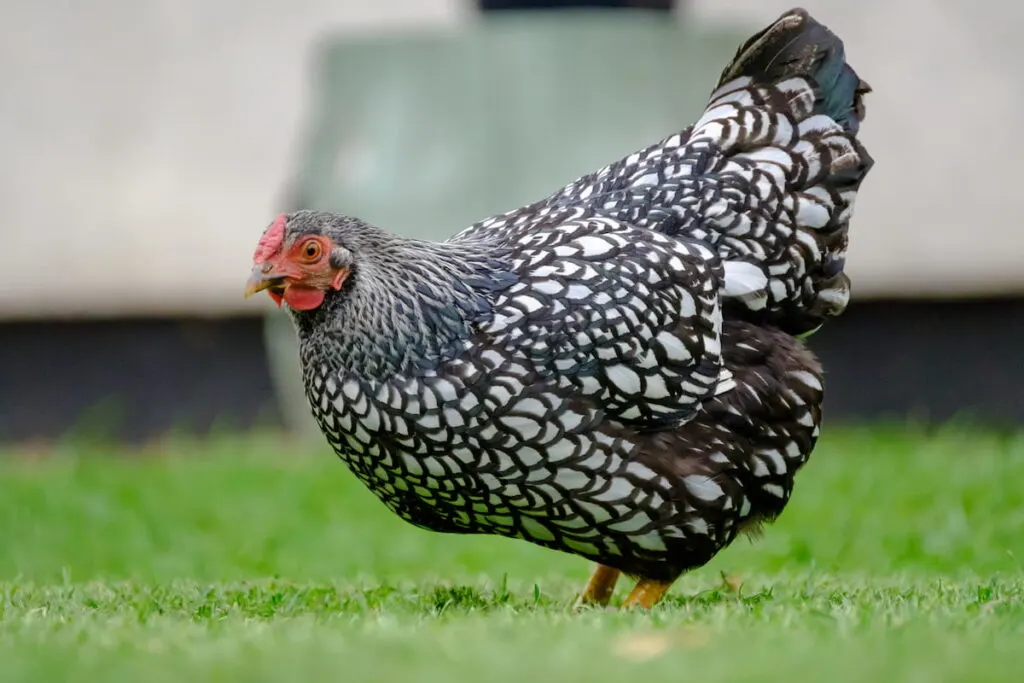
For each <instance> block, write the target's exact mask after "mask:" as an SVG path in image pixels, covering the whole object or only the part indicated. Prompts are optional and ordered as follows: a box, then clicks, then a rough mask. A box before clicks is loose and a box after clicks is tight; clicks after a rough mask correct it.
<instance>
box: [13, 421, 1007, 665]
mask: <svg viewBox="0 0 1024 683" xmlns="http://www.w3.org/2000/svg"><path fill="white" fill-rule="evenodd" d="M113 450H114V449H103V448H101V447H97V446H93V447H83V446H73V445H64V446H61V447H59V448H57V449H55V450H53V451H52V452H51V451H46V452H44V453H32V454H27V453H24V452H22V453H13V452H12V453H4V454H0V680H2V681H8V680H32V681H51V680H52V681H56V680H62V681H105V682H114V683H119V682H121V681H124V682H128V681H132V682H135V681H180V680H190V681H192V682H194V681H200V680H212V681H225V682H226V681H232V682H234V681H246V680H252V681H271V680H275V681H276V680H281V681H311V680H341V681H356V680H381V681H390V680H395V681H402V680H414V681H427V682H428V683H432V682H437V683H441V682H442V681H443V682H444V683H462V682H463V681H465V682H469V681H473V682H474V683H475V682H477V681H506V680H507V681H516V682H517V683H518V682H520V681H523V680H527V681H530V683H542V682H546V681H552V682H554V681H558V682H562V681H588V682H593V683H599V682H601V681H616V682H617V683H618V682H620V681H623V680H640V678H639V677H642V676H643V677H653V679H654V680H672V681H675V680H685V679H687V678H694V679H696V680H700V681H701V682H702V683H713V682H716V681H757V682H758V683H772V682H774V681H779V682H782V681H785V682H786V683H792V682H793V681H801V682H802V681H819V680H821V681H825V680H828V681H835V682H838V683H842V682H846V681H862V680H863V681H899V682H901V683H905V682H918V681H920V682H922V683H923V682H931V681H972V682H973V681H1014V682H1016V681H1018V680H1020V676H1021V674H1020V672H1021V671H1022V670H1024V572H1022V568H1021V562H1022V560H1024V485H1022V482H1024V437H1022V436H1012V435H1010V436H1007V435H996V434H993V433H986V432H983V431H977V430H970V429H957V428H954V427H949V428H946V429H944V430H941V431H940V432H938V433H932V434H929V433H926V432H924V431H922V430H918V429H913V428H893V427H885V428H882V427H880V428H877V429H873V430H869V429H859V430H851V429H836V428H834V429H832V430H829V431H827V432H826V434H825V435H824V436H823V438H822V441H821V443H820V445H819V447H818V449H817V451H816V453H815V455H814V457H813V458H812V460H811V463H810V464H809V465H808V467H807V469H806V470H805V472H803V473H802V474H801V476H800V478H799V480H798V483H797V487H796V494H795V497H794V499H793V501H792V503H791V504H790V506H789V508H788V509H787V511H786V512H785V514H784V515H783V516H782V518H781V519H780V520H779V521H778V522H777V523H776V524H775V525H773V526H772V527H769V528H768V529H767V533H766V535H765V537H764V539H763V540H761V541H760V542H758V543H757V544H751V543H749V542H747V541H745V540H742V539H741V540H740V541H738V542H737V543H736V544H735V546H734V547H733V548H730V549H728V550H727V551H725V552H724V553H722V555H720V556H719V557H718V558H717V559H716V560H715V561H714V562H713V563H711V564H710V565H709V566H708V567H705V568H703V569H701V570H700V571H697V572H694V573H693V574H691V575H688V576H686V577H684V578H683V579H682V580H681V581H680V582H679V583H678V585H677V586H676V588H675V589H674V590H673V592H672V593H671V594H670V595H669V597H668V598H667V599H666V601H665V603H664V604H663V605H661V606H660V607H659V608H657V609H656V610H655V611H654V612H653V613H650V614H638V613H622V612H599V611H590V612H586V613H582V614H571V613H570V612H569V611H568V610H567V607H568V605H569V603H570V602H571V600H572V598H573V595H574V591H575V590H577V589H578V588H579V587H581V585H582V583H583V582H584V581H585V579H586V576H587V573H588V571H589V569H590V567H589V566H588V564H587V563H586V562H585V561H583V560H579V559H576V558H573V557H570V556H567V555H562V554H559V553H554V552H551V551H546V550H543V549H540V548H535V547H533V546H530V545H527V544H525V543H522V542H517V541H511V540H505V539H498V538H488V537H456V536H442V535H437V534H431V533H428V532H425V531H421V530H418V529H415V528H413V527H411V526H408V525H406V524H405V523H403V522H401V521H399V520H398V519H396V518H393V517H392V516H391V514H390V513H389V512H387V510H385V509H384V508H383V506H381V505H380V504H379V503H377V502H376V500H375V499H374V498H372V496H371V495H370V494H369V493H367V492H366V491H365V490H363V489H362V488H361V486H360V485H359V484H358V483H357V482H356V481H355V480H354V479H353V478H352V476H351V475H350V474H349V473H348V472H347V470H345V468H344V467H343V466H342V465H341V464H340V463H339V462H338V461H336V460H335V458H334V456H333V455H332V454H330V453H329V452H327V451H326V450H324V449H317V448H314V449H312V450H311V449H309V448H301V447H296V446H293V445H288V444H286V443H285V442H282V441H280V440H278V439H274V438H268V437H255V436H253V437H248V438H239V437H219V438H216V439H212V440H209V441H206V442H194V441H177V442H169V443H167V444H164V446H163V447H162V448H161V449H159V451H158V452H153V453H148V454H147V456H146V457H145V458H136V457H127V456H128V455H129V454H125V453H115V452H113ZM7 456H9V457H7ZM39 456H42V457H39ZM723 576H728V580H724V579H723ZM740 583H741V584H742V585H738V584H740ZM626 589H627V586H621V587H620V592H619V595H618V596H617V599H621V597H622V595H623V594H624V592H625V590H626Z"/></svg>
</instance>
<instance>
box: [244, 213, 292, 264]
mask: <svg viewBox="0 0 1024 683" xmlns="http://www.w3.org/2000/svg"><path fill="white" fill-rule="evenodd" d="M287 222H288V219H287V217H286V216H285V215H284V214H283V213H282V214H281V215H280V216H278V217H277V218H275V219H274V222H273V223H272V224H271V225H270V227H269V228H267V231H266V232H264V233H263V236H262V237H260V241H259V243H258V244H257V245H256V253H254V254H253V255H252V260H253V261H256V262H259V263H262V262H264V261H267V260H269V259H270V257H272V256H273V255H274V254H276V253H277V252H278V250H279V249H280V248H281V243H282V242H284V226H285V224H286V223H287Z"/></svg>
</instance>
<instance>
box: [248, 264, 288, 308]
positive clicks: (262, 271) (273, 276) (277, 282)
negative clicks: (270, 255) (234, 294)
mask: <svg viewBox="0 0 1024 683" xmlns="http://www.w3.org/2000/svg"><path fill="white" fill-rule="evenodd" d="M268 266H269V264H266V263H261V264H259V265H257V266H254V267H253V269H252V274H251V275H250V276H249V280H248V281H247V282H246V283H245V298H246V299H248V298H249V297H251V296H252V295H253V294H256V293H257V292H262V291H263V290H265V289H270V288H271V287H275V288H280V287H283V286H284V276H283V275H280V274H279V273H275V272H274V269H273V268H270V267H268Z"/></svg>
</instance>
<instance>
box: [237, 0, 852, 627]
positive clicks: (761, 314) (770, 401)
mask: <svg viewBox="0 0 1024 683" xmlns="http://www.w3.org/2000/svg"><path fill="white" fill-rule="evenodd" d="M868 91H869V87H868V86H867V84H866V83H865V82H864V81H862V80H861V79H860V78H859V77H858V76H857V74H856V73H855V72H854V70H853V69H852V68H851V67H850V66H849V65H848V64H847V63H846V60H845V56H844V50H843V44H842V41H840V39H839V38H838V37H837V36H836V35H834V34H833V33H832V32H830V31H829V30H828V29H827V28H826V27H825V26H823V25H821V24H820V23H818V22H817V21H815V20H814V19H813V18H812V17H811V16H809V15H808V13H807V12H806V11H804V10H802V9H794V10H792V11H789V12H787V13H785V14H784V15H782V16H781V17H780V18H779V19H778V20H777V21H775V22H774V23H772V24H771V25H770V26H768V27H767V28H765V29H764V30H762V31H760V32H759V33H757V34H756V35H754V36H753V37H751V38H750V39H749V40H747V41H746V42H745V43H744V44H743V45H742V46H741V47H740V48H739V50H738V52H737V54H736V56H735V57H734V59H733V60H732V62H731V63H730V64H729V65H728V66H727V67H726V68H725V70H724V71H723V73H722V76H721V78H720V79H719V81H718V84H717V85H716V87H715V90H714V92H713V93H712V94H711V97H710V102H709V104H708V106H707V109H706V110H705V111H704V113H703V115H702V116H701V117H700V119H699V120H698V121H697V123H695V124H694V125H693V126H691V127H690V128H687V129H686V130H684V131H682V132H678V133H675V134H673V135H671V136H669V137H668V138H666V139H664V140H662V141H661V142H658V143H656V144H654V145H652V146H650V147H647V148H645V149H642V150H640V151H638V152H635V153H633V154H630V155H629V156H627V157H626V158H624V159H622V160H620V161H617V162H615V163H613V164H611V165H609V166H607V167H605V168H603V169H601V170H599V171H597V172H596V173H592V174H590V175H586V176H584V177H582V178H580V179H578V180H576V181H575V182H573V183H571V184H570V185H568V186H566V187H564V188H563V189H560V190H559V191H557V192H556V193H555V194H553V195H551V196H550V197H548V198H547V199H544V200H542V201H539V202H537V203H535V204H531V205H529V206H525V207H523V208H520V209H517V210H515V211H511V212H509V213H506V214H504V215H501V216H496V217H492V218H488V219H487V220H484V221H481V222H479V223H477V224H475V225H472V226H470V227H469V228H467V229H465V230H463V231H462V232H460V233H458V234H456V235H455V236H454V237H452V238H450V239H448V240H447V241H445V242H441V243H433V242H425V241H420V240H415V239H407V238H404V237H398V236H395V235H393V234H391V233H389V232H386V231H385V230H383V229H381V228H378V227H375V226H373V225H369V224H367V223H365V222H363V221H361V220H359V219H358V218H353V217H350V216H344V215H338V214H333V213H325V212H317V211H308V210H303V211H297V212H295V213H291V214H287V215H282V216H279V217H278V218H277V219H276V220H275V221H274V222H273V223H272V224H271V225H270V226H269V227H268V228H267V229H266V230H265V231H264V233H263V235H262V237H261V238H260V240H259V244H258V247H257V249H256V253H255V256H254V268H253V272H252V276H251V278H250V280H249V281H248V284H247V287H246V292H247V294H248V295H251V294H252V293H254V292H258V291H263V290H266V291H267V292H268V293H269V294H270V296H271V297H272V298H273V299H274V301H276V302H277V304H278V305H281V303H282V302H283V303H284V304H286V305H287V307H288V310H289V311H290V314H291V316H292V318H293V320H294V324H295V328H296V330H297V332H298V337H299V342H300V356H301V363H302V372H303V379H304V382H305V387H306V395H307V397H308V400H309V404H310V406H311V408H312V411H313V414H314V416H315V417H316V420H317V421H318V423H319V425H320V428H321V429H322V430H323V433H324V435H325V436H326V437H327V440H328V441H329V442H330V444H331V445H332V446H333V448H334V449H335V451H337V454H338V455H339V456H340V457H341V459H342V460H344V462H345V463H346V464H347V465H348V467H349V468H351V470H352V472H353V473H354V474H355V475H356V477H358V478H359V480H360V481H362V482H363V484H365V485H366V486H367V487H368V488H369V489H370V490H371V491H372V492H373V493H374V494H376V495H377V496H378V497H379V498H380V500H381V501H383V503H384V504H385V505H387V507H389V508H390V509H391V510H392V511H393V512H395V513H396V514H397V515H399V516H400V517H402V518H403V519H405V520H407V521H408V522H411V523H412V524H414V525H417V526H419V527H422V528H424V529H429V530H432V531H438V532H446V533H459V534H497V535H501V536H508V537H513V538H520V539H524V540H526V541H529V542H531V543H535V544H538V545H541V546H545V547H548V548H553V549H556V550H561V551H564V552H568V553H573V554H576V555H580V556H582V557H585V558H588V559H590V560H592V561H593V562H595V563H597V567H596V570H595V571H594V574H593V576H592V577H591V579H590V582H589V583H588V585H587V586H586V588H585V590H584V591H583V593H582V595H581V596H580V599H579V600H578V604H598V605H605V604H607V603H608V601H609V599H610V598H611V595H612V592H613V589H614V586H615V583H616V581H617V579H618V578H619V575H620V574H621V573H626V574H628V575H630V576H632V577H635V578H637V579H638V582H637V585H636V587H635V588H634V589H633V591H632V593H631V594H630V595H629V597H628V598H627V599H626V601H625V603H624V605H627V606H639V607H643V608H649V607H651V606H653V605H654V604H655V603H657V602H658V601H659V600H660V599H661V597H662V596H663V595H664V594H665V592H666V591H667V590H668V589H669V587H670V586H671V585H672V583H673V582H674V581H675V580H676V579H677V578H678V577H679V576H680V575H681V574H682V573H683V572H685V571H687V570H689V569H692V568H696V567H700V566H702V565H704V564H705V563H707V562H708V561H709V560H711V559H712V558H713V557H714V556H715V555H716V554H717V553H718V551H720V550H721V549H722V548H724V547H726V546H727V545H729V544H730V543H731V542H732V541H733V540H734V539H735V538H736V536H737V534H738V533H740V532H749V531H754V530H756V529H758V528H759V527H760V525H761V524H762V523H764V522H767V521H771V520H773V519H775V518H776V517H777V516H778V515H779V514H780V513H781V512H782V510H783V508H784V507H785V506H786V503H787V502H788V501H789V498H790V495H791V493H792V491H793V479H794V476H795V474H796V473H797V471H798V470H799V469H800V468H801V467H802V466H803V464H804V463H805V462H806V461H807V459H808V457H809V456H810V453H811V450H812V449H813V448H814V445H815V442H816V440H817V438H818V433H819V426H820V422H821V402H822V369H821V366H820V365H819V363H818V361H817V359H816V358H815V356H814V355H813V354H812V353H811V352H810V351H809V350H808V349H806V348H805V347H804V345H803V343H802V341H801V339H802V338H803V337H804V336H805V335H806V334H809V333H811V332H813V331H814V330H816V329H817V328H818V327H819V326H820V325H821V324H822V323H823V322H824V321H825V320H826V319H827V318H828V317H830V316H835V315H838V314H839V313H841V312H842V311H843V310H844V309H845V308H846V305H847V301H848V300H849V293H850V290H849V284H850V283H849V279H848V278H847V276H846V275H845V274H844V272H843V267H844V262H845V253H846V249H847V231H848V226H849V221H850V217H851V215H852V213H853V205H854V200H855V198H856V195H857V191H858V188H859V187H860V184H861V181H862V180H863V179H864V177H865V175H867V173H868V171H869V170H870V168H871V165H872V160H871V158H870V157H869V156H868V154H867V152H866V151H865V149H864V147H863V146H862V145H861V144H860V142H859V141H858V140H857V132H858V128H859V125H860V121H861V119H863V117H864V109H863V104H862V96H863V95H864V94H865V93H867V92H868Z"/></svg>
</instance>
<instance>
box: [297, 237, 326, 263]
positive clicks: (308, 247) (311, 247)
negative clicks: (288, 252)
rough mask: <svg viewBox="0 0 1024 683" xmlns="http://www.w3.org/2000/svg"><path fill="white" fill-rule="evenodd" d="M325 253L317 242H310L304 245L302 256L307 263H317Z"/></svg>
mask: <svg viewBox="0 0 1024 683" xmlns="http://www.w3.org/2000/svg"><path fill="white" fill-rule="evenodd" d="M322 252H323V249H322V247H321V246H320V243H319V242H317V241H316V240H308V241H307V242H306V243H305V244H303V245H302V255H303V256H304V257H305V258H306V260H307V261H316V260H317V259H319V258H320V254H321V253H322Z"/></svg>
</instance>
